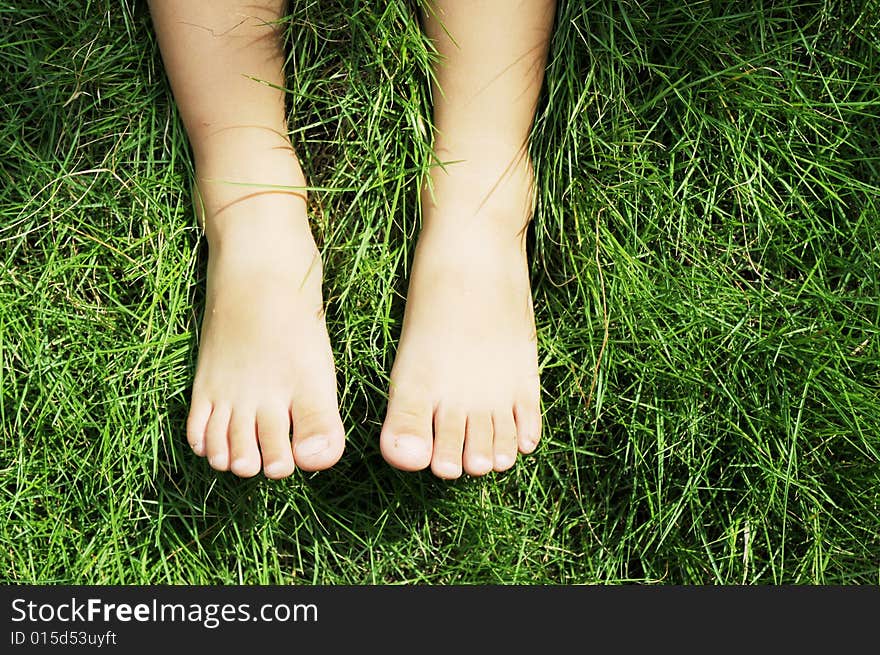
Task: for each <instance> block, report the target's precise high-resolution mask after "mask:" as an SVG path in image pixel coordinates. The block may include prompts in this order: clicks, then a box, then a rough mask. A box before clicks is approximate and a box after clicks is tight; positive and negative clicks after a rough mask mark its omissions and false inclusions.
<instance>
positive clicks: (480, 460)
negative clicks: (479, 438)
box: [471, 456, 492, 471]
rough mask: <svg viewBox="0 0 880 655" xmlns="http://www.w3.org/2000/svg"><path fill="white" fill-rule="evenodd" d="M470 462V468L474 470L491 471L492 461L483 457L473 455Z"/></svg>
mask: <svg viewBox="0 0 880 655" xmlns="http://www.w3.org/2000/svg"><path fill="white" fill-rule="evenodd" d="M471 464H472V465H473V466H472V467H471V468H472V469H473V470H475V471H491V470H492V462H490V461H489V460H488V459H486V458H485V457H479V456H477V457H474V458H473V459H472V460H471Z"/></svg>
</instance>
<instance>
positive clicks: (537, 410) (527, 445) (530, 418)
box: [514, 389, 541, 454]
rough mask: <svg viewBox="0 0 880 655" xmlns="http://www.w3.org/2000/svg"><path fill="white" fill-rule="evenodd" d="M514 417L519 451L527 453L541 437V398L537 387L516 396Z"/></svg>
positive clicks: (533, 448) (531, 450) (535, 445)
mask: <svg viewBox="0 0 880 655" xmlns="http://www.w3.org/2000/svg"><path fill="white" fill-rule="evenodd" d="M514 417H515V419H516V440H517V445H518V447H519V452H521V453H524V454H529V453H531V452H533V451H534V450H535V448H536V447H537V446H538V441H540V439H541V399H540V391H539V390H538V389H531V390H529V391H528V392H527V393H523V394H521V395H520V397H519V398H517V401H516V404H515V406H514Z"/></svg>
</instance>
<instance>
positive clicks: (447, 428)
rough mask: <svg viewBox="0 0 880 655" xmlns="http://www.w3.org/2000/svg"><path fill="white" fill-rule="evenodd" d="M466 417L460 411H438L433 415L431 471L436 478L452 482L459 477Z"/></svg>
mask: <svg viewBox="0 0 880 655" xmlns="http://www.w3.org/2000/svg"><path fill="white" fill-rule="evenodd" d="M466 425H467V415H466V414H465V413H464V412H462V411H456V410H445V409H442V408H441V409H438V410H437V412H436V414H435V415H434V453H433V456H432V457H431V471H432V472H433V473H434V475H436V476H437V477H438V478H444V479H446V480H452V479H455V478H457V477H459V476H460V475H461V470H462V468H461V458H462V452H463V449H464V431H465V427H466Z"/></svg>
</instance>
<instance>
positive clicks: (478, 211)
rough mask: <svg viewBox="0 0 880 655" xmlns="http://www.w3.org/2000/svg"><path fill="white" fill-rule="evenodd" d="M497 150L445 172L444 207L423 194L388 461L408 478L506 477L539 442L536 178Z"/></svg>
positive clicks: (438, 175)
mask: <svg viewBox="0 0 880 655" xmlns="http://www.w3.org/2000/svg"><path fill="white" fill-rule="evenodd" d="M498 150H499V149H498V148H497V147H491V146H490V147H487V149H486V150H485V151H484V153H483V154H479V155H475V156H473V157H471V158H470V159H467V160H466V161H465V162H463V163H460V164H452V165H450V167H449V168H448V173H444V172H442V171H435V173H434V175H433V176H432V177H433V179H434V186H435V189H434V194H433V198H434V199H435V200H432V198H431V194H430V193H429V192H427V191H426V192H424V193H423V197H422V207H423V210H424V227H423V229H422V232H421V234H420V236H419V243H418V245H417V248H416V254H415V261H414V264H413V270H412V275H411V278H410V283H409V295H408V298H407V303H406V312H405V316H404V323H403V331H402V334H401V338H400V345H399V348H398V352H397V357H396V359H395V362H394V367H393V369H392V372H391V388H390V393H389V402H388V412H387V415H386V418H385V424H384V426H383V428H382V434H381V438H380V446H381V450H382V454H383V456H384V457H385V459H386V460H387V461H388V462H389V463H390V464H391V465H393V466H395V467H397V468H400V469H403V470H407V471H414V470H419V469H423V468H425V467H427V466H429V465H430V467H431V470H432V471H433V472H434V474H435V475H437V476H439V477H441V478H456V477H458V476H460V475H461V473H462V470H464V472H466V473H467V474H469V475H474V476H476V475H483V474H485V473H488V472H489V471H492V470H495V471H504V470H506V469H509V468H510V467H511V466H513V465H514V463H515V461H516V457H517V453H518V452H520V453H531V452H532V451H533V450H534V449H535V447H536V445H537V443H538V439H539V438H540V431H541V414H540V384H539V378H538V361H537V348H536V335H535V323H534V314H533V310H532V299H531V289H530V285H529V276H528V266H527V261H526V249H525V237H524V231H525V230H524V227H525V225H526V224H527V222H528V221H529V219H530V218H531V211H532V204H531V185H532V171H531V166H530V164H529V162H528V161H527V160H526V159H524V158H522V157H518V156H517V155H516V154H512V155H508V156H500V155H492V154H491V153H493V152H494V153H497V152H498ZM485 153H489V158H488V159H486V158H485V157H486V156H485ZM439 154H443V153H439ZM448 154H449V153H447V155H448ZM444 159H447V160H448V159H458V157H452V156H444Z"/></svg>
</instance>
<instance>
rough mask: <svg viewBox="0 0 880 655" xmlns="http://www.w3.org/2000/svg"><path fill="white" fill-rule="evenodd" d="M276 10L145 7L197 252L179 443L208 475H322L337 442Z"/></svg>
mask: <svg viewBox="0 0 880 655" xmlns="http://www.w3.org/2000/svg"><path fill="white" fill-rule="evenodd" d="M283 5H284V3H283V2H282V1H280V0H246V1H245V0H212V1H211V2H177V1H175V0H151V2H150V10H151V13H152V16H153V22H154V25H155V28H156V33H157V35H158V39H159V45H160V48H161V51H162V57H163V60H164V62H165V68H166V71H167V73H168V77H169V79H170V81H171V86H172V89H173V91H174V96H175V100H176V102H177V105H178V107H179V109H180V114H181V117H182V118H183V122H184V125H185V127H186V131H187V135H188V136H189V139H190V142H191V145H192V148H193V153H194V156H195V168H196V193H195V195H196V207H197V211H198V212H199V213H200V214H201V218H202V219H203V220H204V227H205V233H206V237H207V240H208V248H209V260H208V288H207V306H206V309H205V318H204V323H203V326H202V335H201V343H200V349H199V362H198V368H197V371H196V377H195V381H194V384H193V392H192V403H191V407H190V414H189V419H188V421H187V438H188V440H189V442H190V445H191V446H192V448H193V450H194V451H195V452H196V453H197V454H199V455H201V456H207V457H208V460H209V462H210V464H211V466H213V467H214V468H215V469H218V470H232V471H233V472H234V473H236V474H238V475H241V476H252V475H255V474H256V473H258V472H259V471H260V469H261V468H262V469H263V471H264V473H265V474H266V475H267V476H269V477H271V478H280V477H284V476H287V475H289V474H290V473H291V472H292V471H293V470H294V467H295V466H299V467H300V468H302V469H305V470H315V469H323V468H327V467H329V466H331V465H333V464H334V463H335V462H336V461H337V460H338V459H339V457H340V456H341V454H342V450H343V446H344V432H343V428H342V422H341V420H340V417H339V410H338V407H337V399H336V378H335V372H334V366H333V358H332V353H331V350H330V344H329V340H328V337H327V330H326V327H325V325H324V317H323V313H322V297H321V261H320V258H319V254H318V251H317V248H316V247H315V242H314V240H313V239H312V235H311V233H310V230H309V224H308V219H307V217H306V202H305V200H306V194H305V190H304V189H303V187H304V186H305V179H304V177H303V173H302V170H301V169H300V166H299V162H298V161H297V158H296V155H295V154H294V151H293V148H292V147H291V144H290V141H289V140H288V138H287V136H286V131H287V121H286V115H285V107H284V96H283V93H282V92H281V91H279V90H278V89H276V88H273V87H272V86H270V85H276V86H283V85H284V74H283V51H282V47H281V44H280V41H279V38H278V33H277V26H275V25H273V24H271V21H275V20H277V19H278V18H279V17H280V16H281V13H282V10H283ZM279 186H280V187H286V188H278V187H279ZM291 429H292V432H293V442H292V444H291Z"/></svg>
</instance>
